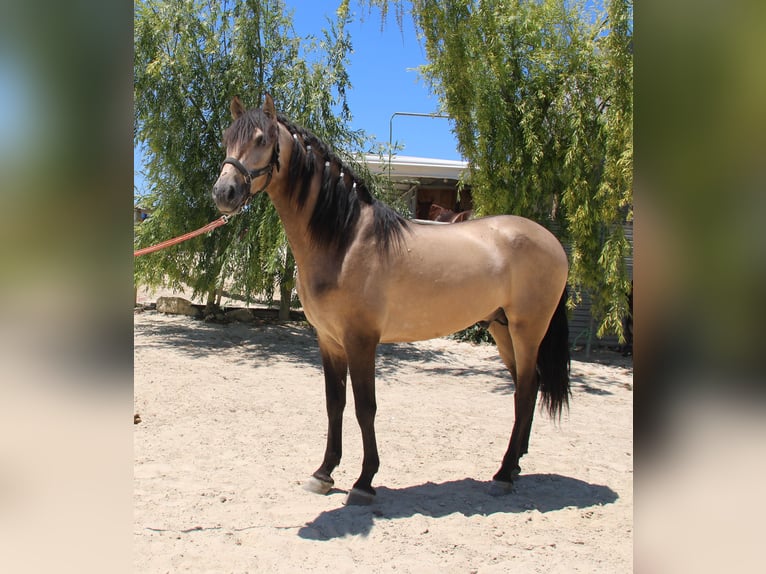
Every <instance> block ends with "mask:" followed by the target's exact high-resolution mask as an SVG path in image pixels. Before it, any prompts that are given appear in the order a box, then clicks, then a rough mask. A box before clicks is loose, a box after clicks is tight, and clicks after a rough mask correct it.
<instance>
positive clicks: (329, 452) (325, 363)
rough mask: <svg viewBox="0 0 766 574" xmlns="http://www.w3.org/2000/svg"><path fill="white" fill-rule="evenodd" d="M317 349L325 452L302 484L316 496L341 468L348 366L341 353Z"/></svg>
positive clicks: (329, 483) (332, 482)
mask: <svg viewBox="0 0 766 574" xmlns="http://www.w3.org/2000/svg"><path fill="white" fill-rule="evenodd" d="M319 349H320V351H321V354H322V367H323V368H324V380H325V398H326V401H327V421H328V425H327V448H326V449H325V453H324V460H323V461H322V465H321V466H320V467H319V468H318V469H317V470H316V472H314V474H313V475H312V477H311V478H310V479H309V480H308V481H307V482H306V483H305V485H304V488H305V489H306V490H310V491H311V492H316V493H318V494H326V493H327V492H329V490H330V489H331V488H332V486H333V484H335V481H334V480H333V479H332V471H333V470H335V467H336V466H338V465H339V464H340V459H341V456H342V454H343V445H342V443H343V441H342V434H343V433H342V431H343V410H344V409H345V407H346V375H347V373H348V365H347V362H346V358H345V356H343V352H342V350H340V349H337V350H334V352H332V351H331V350H330V348H328V346H327V345H323V344H322V342H321V340H320V343H319Z"/></svg>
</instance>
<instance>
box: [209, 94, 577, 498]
mask: <svg viewBox="0 0 766 574" xmlns="http://www.w3.org/2000/svg"><path fill="white" fill-rule="evenodd" d="M230 111H231V116H232V120H233V121H232V123H231V125H230V126H229V127H228V128H227V129H226V130H225V131H224V134H223V144H224V147H225V149H226V155H227V157H226V159H224V161H223V164H222V166H221V170H220V174H219V176H218V179H217V181H216V182H215V184H214V185H213V189H212V196H213V200H214V202H215V205H216V207H217V208H218V210H219V211H220V212H221V213H223V214H235V213H237V212H239V210H241V209H242V207H243V206H244V205H245V204H246V203H247V202H248V201H249V200H250V198H251V197H252V196H253V195H255V194H258V193H266V194H267V195H268V197H269V198H270V200H271V202H272V203H273V204H274V207H275V208H276V211H277V213H278V214H279V217H280V219H281V221H282V224H283V225H284V229H285V232H286V236H287V240H288V243H289V245H290V248H291V249H292V252H293V255H294V257H295V263H296V265H297V269H298V282H297V283H298V285H297V290H298V296H299V297H300V301H301V303H302V305H303V309H304V313H305V316H306V318H307V320H308V321H309V323H310V324H311V325H312V326H313V327H314V329H315V331H316V336H317V342H318V345H319V351H320V356H321V362H322V367H323V372H324V384H325V397H326V409H327V419H328V426H327V437H326V447H325V451H324V457H323V460H322V463H321V465H320V466H319V468H318V469H317V470H316V471H315V472H314V473H313V474H312V476H311V477H310V478H309V479H308V481H307V482H306V483H304V488H306V489H307V490H310V491H312V492H316V493H318V494H327V493H328V492H329V491H330V490H331V489H332V487H333V486H334V480H333V478H332V472H333V470H334V469H335V468H336V467H337V466H338V464H339V463H340V460H341V455H342V440H341V433H342V421H343V411H344V408H345V405H346V381H347V377H348V376H349V375H350V378H351V388H352V391H353V395H354V405H355V414H356V419H357V422H358V424H359V426H360V429H361V435H362V446H363V457H362V469H361V473H360V475H359V478H358V479H357V481H356V482H355V483H354V485H353V488H352V489H351V490H350V491H348V493H347V496H346V499H345V501H344V503H345V504H370V503H372V502H373V501H374V500H375V494H376V491H375V489H374V488H373V486H372V480H373V477H374V475H375V474H376V473H377V471H378V469H379V465H380V459H379V456H378V448H377V441H376V436H375V415H376V411H377V403H376V396H375V352H376V348H377V346H378V344H380V343H394V342H413V341H420V340H426V339H432V338H437V337H443V336H447V335H449V334H451V333H454V332H457V331H460V330H462V329H465V328H467V327H469V326H471V325H473V324H475V323H477V322H484V323H486V324H488V326H489V327H488V328H489V331H490V333H491V334H492V336H493V338H494V340H495V342H496V343H497V349H498V352H499V354H500V357H501V358H502V360H503V362H504V363H505V366H506V367H507V369H508V370H509V371H510V374H511V377H512V379H513V381H514V383H515V391H514V407H515V421H514V424H513V431H512V433H511V437H510V441H509V444H508V447H507V450H506V452H505V455H504V456H503V459H502V463H501V466H500V469H499V470H498V471H497V473H495V475H494V476H493V479H492V481H491V482H490V483H489V485H488V490H489V492H490V493H491V494H493V495H503V494H505V493H508V492H510V491H511V489H512V485H513V481H514V479H515V478H516V477H517V476H518V475H519V473H520V472H521V468H520V466H519V459H520V458H521V456H522V455H524V454H526V453H527V450H528V446H529V436H530V431H531V426H532V418H533V415H534V411H535V404H536V401H537V395H538V390H540V394H541V396H542V398H541V407H540V408H541V410H544V409H547V411H548V413H549V414H550V416H552V417H556V416H558V417H559V419H560V417H561V412H562V409H563V408H564V407H566V408H568V407H569V396H570V389H569V344H568V325H567V315H566V301H567V290H566V282H567V274H568V263H567V257H566V254H565V252H564V249H563V248H562V246H561V244H560V243H559V241H558V240H557V239H556V237H555V236H554V235H552V234H551V233H550V232H549V231H548V230H546V229H545V228H544V227H543V226H541V225H539V224H537V223H535V222H533V221H530V220H528V219H525V218H522V217H518V216H514V215H498V216H492V217H485V218H479V219H473V220H469V221H465V222H462V223H460V224H459V225H420V224H417V223H415V222H412V221H410V220H407V219H404V218H403V217H402V216H400V215H399V214H398V213H396V212H395V211H394V210H393V209H392V208H390V207H388V206H387V205H385V204H384V203H382V202H381V201H379V200H377V199H376V198H374V197H373V195H372V194H371V193H370V191H369V189H368V187H367V185H365V182H364V181H363V180H362V179H361V178H360V177H358V176H357V174H356V173H355V172H354V170H353V169H352V167H350V166H349V165H347V164H348V162H344V161H343V160H342V159H341V158H340V157H339V156H338V155H337V154H336V153H335V152H334V151H333V150H332V149H331V148H330V147H329V146H328V145H327V144H326V143H325V142H323V141H322V140H321V139H320V138H318V137H317V136H316V135H314V134H313V133H312V132H311V131H309V130H307V129H305V128H302V127H299V126H297V125H295V124H294V123H293V122H291V121H290V120H289V119H287V118H286V117H284V116H283V115H282V114H278V113H277V111H276V108H275V105H274V101H273V99H272V98H271V96H270V95H266V96H265V98H264V103H263V104H262V107H261V108H253V109H249V110H247V109H245V107H244V105H243V104H242V102H241V101H240V99H239V97H234V98H233V99H232V101H231V104H230ZM444 309H450V310H451V311H450V312H449V313H444V312H443V310H444Z"/></svg>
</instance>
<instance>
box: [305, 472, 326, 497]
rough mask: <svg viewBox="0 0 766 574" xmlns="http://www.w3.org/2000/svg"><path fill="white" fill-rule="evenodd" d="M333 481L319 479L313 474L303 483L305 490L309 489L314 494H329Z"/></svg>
mask: <svg viewBox="0 0 766 574" xmlns="http://www.w3.org/2000/svg"><path fill="white" fill-rule="evenodd" d="M332 486H333V483H332V482H327V481H326V480H319V479H318V478H317V477H316V476H311V477H309V479H308V480H307V481H306V482H304V483H303V490H308V491H309V492H313V493H314V494H327V493H328V492H330V489H331V488H332Z"/></svg>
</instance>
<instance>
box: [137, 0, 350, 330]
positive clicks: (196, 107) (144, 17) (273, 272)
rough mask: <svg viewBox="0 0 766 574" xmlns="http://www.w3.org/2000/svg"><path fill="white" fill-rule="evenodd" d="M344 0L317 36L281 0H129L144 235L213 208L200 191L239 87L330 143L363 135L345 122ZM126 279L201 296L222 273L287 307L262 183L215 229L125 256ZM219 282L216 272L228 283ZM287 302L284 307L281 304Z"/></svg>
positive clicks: (171, 228)
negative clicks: (306, 34) (300, 33)
mask: <svg viewBox="0 0 766 574" xmlns="http://www.w3.org/2000/svg"><path fill="white" fill-rule="evenodd" d="M348 18H349V16H348V1H347V0H346V1H344V2H341V4H340V7H339V9H338V12H337V18H336V20H335V21H334V22H329V23H328V28H327V29H326V30H325V31H324V34H323V37H322V38H313V37H312V38H305V39H304V38H298V37H295V35H294V32H293V31H292V27H291V17H290V15H289V14H288V13H286V11H285V7H284V4H283V3H282V1H281V0H247V1H246V2H233V1H232V2H229V1H226V0H223V1H215V0H207V1H205V0H137V1H136V5H135V29H134V44H135V52H134V98H135V108H134V110H135V112H134V144H135V145H137V146H141V147H143V149H144V151H145V155H146V157H147V163H146V180H147V182H148V184H149V190H148V195H145V196H144V197H142V198H141V202H142V204H144V206H145V207H148V208H150V209H151V210H152V216H151V217H150V218H149V219H147V220H146V221H145V222H144V223H142V224H141V225H140V226H138V227H137V229H136V243H137V246H139V247H141V246H146V245H151V244H153V243H156V242H158V241H161V240H164V239H167V238H170V237H174V236H177V235H180V234H182V233H184V232H187V231H189V230H192V229H195V228H197V227H201V226H202V225H204V224H205V223H207V222H209V221H211V220H213V219H214V218H215V217H217V216H218V215H219V214H218V213H217V212H216V209H215V207H214V205H213V202H212V200H211V197H210V190H211V188H212V184H213V182H214V181H215V178H216V177H217V175H218V172H219V168H220V164H221V161H222V160H223V158H224V153H225V150H224V149H223V148H222V146H221V135H222V133H223V130H224V129H225V128H226V127H227V126H228V125H229V123H230V122H231V118H230V116H229V111H228V110H229V107H228V103H229V101H230V100H231V98H232V97H233V96H234V95H240V96H242V98H243V101H245V103H247V104H249V105H250V106H256V105H260V103H261V102H262V100H263V96H264V94H265V93H266V92H269V93H271V94H272V96H274V98H275V99H277V101H279V103H280V110H281V111H283V112H284V113H285V114H286V115H287V116H289V117H290V118H291V119H293V120H294V121H296V122H297V123H299V124H302V125H304V126H306V127H308V128H310V129H311V130H312V131H314V132H315V133H316V134H317V135H319V136H320V137H322V138H323V139H325V140H326V141H328V142H331V143H332V144H333V145H334V146H335V147H336V148H338V149H343V150H347V151H348V152H349V153H352V152H354V151H355V150H359V149H361V148H362V147H363V145H364V143H365V138H364V135H363V134H362V133H361V132H354V131H351V130H350V129H349V128H348V124H349V121H350V111H349V109H348V106H347V104H346V90H347V89H348V87H349V85H350V84H349V78H348V75H347V74H346V64H347V57H348V53H349V51H350V49H351V43H350V38H349V37H348V34H347V33H346V31H345V29H344V27H345V25H346V23H347V22H348ZM135 276H136V280H137V282H141V283H143V284H148V285H151V286H157V285H170V286H173V287H181V286H183V285H187V286H189V287H191V288H192V290H193V291H194V295H195V296H196V295H199V294H205V293H207V294H208V300H209V301H211V300H212V299H213V297H214V295H215V292H216V289H217V288H219V287H220V286H221V284H222V281H223V280H224V279H226V280H227V282H228V283H230V286H231V288H232V289H233V290H235V291H236V292H238V293H244V294H245V295H246V297H247V298H248V300H249V299H250V298H252V296H253V295H254V294H261V293H265V294H266V295H268V296H269V297H271V296H272V295H273V292H274V289H275V285H276V284H279V285H280V287H281V291H282V310H281V311H282V315H283V316H284V314H285V311H286V310H287V311H289V303H290V297H291V292H292V284H293V282H294V262H293V260H292V255H291V253H290V251H289V248H288V246H287V242H286V239H285V237H284V231H283V229H282V226H281V224H280V223H279V219H278V217H277V214H276V211H275V210H274V208H273V206H272V205H271V202H270V201H268V198H267V197H265V195H264V194H261V195H260V196H258V197H256V198H254V200H253V201H251V202H250V204H249V206H248V207H247V208H246V209H245V210H243V212H242V213H241V214H240V215H238V216H237V217H235V218H233V219H232V220H231V221H230V223H229V224H228V225H226V226H224V227H221V228H218V229H217V230H216V231H215V232H214V233H211V234H207V235H205V236H201V237H198V238H195V239H193V240H191V241H188V242H186V243H182V244H180V245H177V246H175V247H172V248H170V249H166V250H163V251H159V252H156V253H154V254H152V255H148V256H144V257H140V258H138V259H136V264H135ZM228 283H227V284H228ZM286 306H287V307H286Z"/></svg>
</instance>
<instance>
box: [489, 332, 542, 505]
mask: <svg viewBox="0 0 766 574" xmlns="http://www.w3.org/2000/svg"><path fill="white" fill-rule="evenodd" d="M511 333H512V335H511ZM499 338H501V340H502V339H503V337H502V336H500V335H499ZM508 338H509V339H512V341H513V345H512V349H513V353H514V360H515V368H516V373H515V375H514V382H515V383H516V390H515V392H514V396H513V399H514V408H515V409H514V410H515V421H514V423H513V432H512V433H511V439H510V442H509V444H508V450H507V451H506V453H505V456H504V457H503V463H502V465H501V466H500V470H498V471H497V473H496V474H495V476H494V477H493V479H494V480H495V482H496V483H497V485H498V486H499V490H500V491H508V490H510V485H511V483H512V481H513V479H514V478H515V476H516V475H518V473H519V472H520V467H519V459H520V458H521V457H522V455H524V454H525V453H526V452H527V449H528V447H529V435H530V431H531V429H532V418H533V416H534V412H535V404H536V402H537V391H538V388H539V381H538V376H537V349H538V347H539V343H540V341H539V340H540V339H541V338H542V335H540V336H537V335H536V334H530V333H528V332H526V330H525V329H520V328H516V329H515V328H514V327H513V326H511V327H510V329H509V336H508ZM500 348H501V347H500V345H498V349H500ZM504 360H505V359H504Z"/></svg>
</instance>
